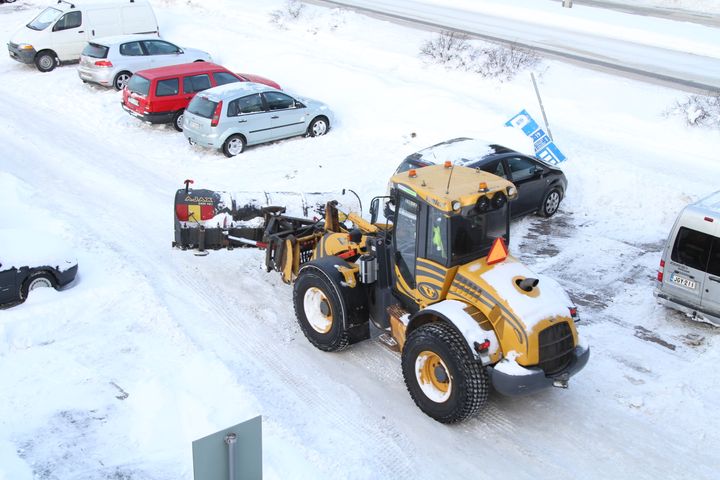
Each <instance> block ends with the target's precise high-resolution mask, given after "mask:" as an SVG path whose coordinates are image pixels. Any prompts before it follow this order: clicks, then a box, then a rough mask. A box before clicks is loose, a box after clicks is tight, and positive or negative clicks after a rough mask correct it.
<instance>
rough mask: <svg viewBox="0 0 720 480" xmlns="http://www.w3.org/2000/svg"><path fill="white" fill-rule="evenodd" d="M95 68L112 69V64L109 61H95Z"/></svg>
mask: <svg viewBox="0 0 720 480" xmlns="http://www.w3.org/2000/svg"><path fill="white" fill-rule="evenodd" d="M95 66H96V67H112V66H113V64H112V62H111V61H110V60H97V61H96V62H95Z"/></svg>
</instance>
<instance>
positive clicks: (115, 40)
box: [90, 34, 167, 47]
mask: <svg viewBox="0 0 720 480" xmlns="http://www.w3.org/2000/svg"><path fill="white" fill-rule="evenodd" d="M138 40H165V39H163V38H160V37H158V36H157V35H151V34H143V35H113V36H110V37H101V38H93V39H92V40H90V43H96V44H98V45H103V46H105V47H111V46H113V45H118V44H120V43H126V42H136V41H138ZM165 41H167V40H165Z"/></svg>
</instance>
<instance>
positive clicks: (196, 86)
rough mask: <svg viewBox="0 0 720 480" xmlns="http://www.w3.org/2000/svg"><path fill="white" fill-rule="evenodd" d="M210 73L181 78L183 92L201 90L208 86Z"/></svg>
mask: <svg viewBox="0 0 720 480" xmlns="http://www.w3.org/2000/svg"><path fill="white" fill-rule="evenodd" d="M210 87H211V85H210V75H208V74H207V73H204V74H201V75H193V76H192V77H185V78H184V79H183V92H184V93H195V92H202V91H203V90H207V89H208V88H210Z"/></svg>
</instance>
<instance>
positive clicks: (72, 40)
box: [51, 10, 89, 61]
mask: <svg viewBox="0 0 720 480" xmlns="http://www.w3.org/2000/svg"><path fill="white" fill-rule="evenodd" d="M51 38H52V46H53V50H54V51H55V53H56V54H57V56H58V58H59V59H60V60H61V61H67V60H77V59H78V58H80V54H81V53H82V51H83V48H85V44H86V43H87V41H88V38H89V37H88V32H87V31H86V29H85V27H84V26H83V15H82V12H81V11H79V10H73V11H72V12H67V13H66V14H65V15H63V16H62V17H60V18H59V19H58V20H57V22H55V25H53V27H52V33H51Z"/></svg>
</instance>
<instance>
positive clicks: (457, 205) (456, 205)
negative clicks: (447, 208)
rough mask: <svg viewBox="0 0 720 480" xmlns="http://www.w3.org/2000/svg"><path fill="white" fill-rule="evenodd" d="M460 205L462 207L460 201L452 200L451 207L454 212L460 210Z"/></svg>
mask: <svg viewBox="0 0 720 480" xmlns="http://www.w3.org/2000/svg"><path fill="white" fill-rule="evenodd" d="M460 207H462V204H461V203H460V202H458V201H457V200H454V201H453V202H452V209H453V210H455V211H456V212H457V211H458V210H460Z"/></svg>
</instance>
